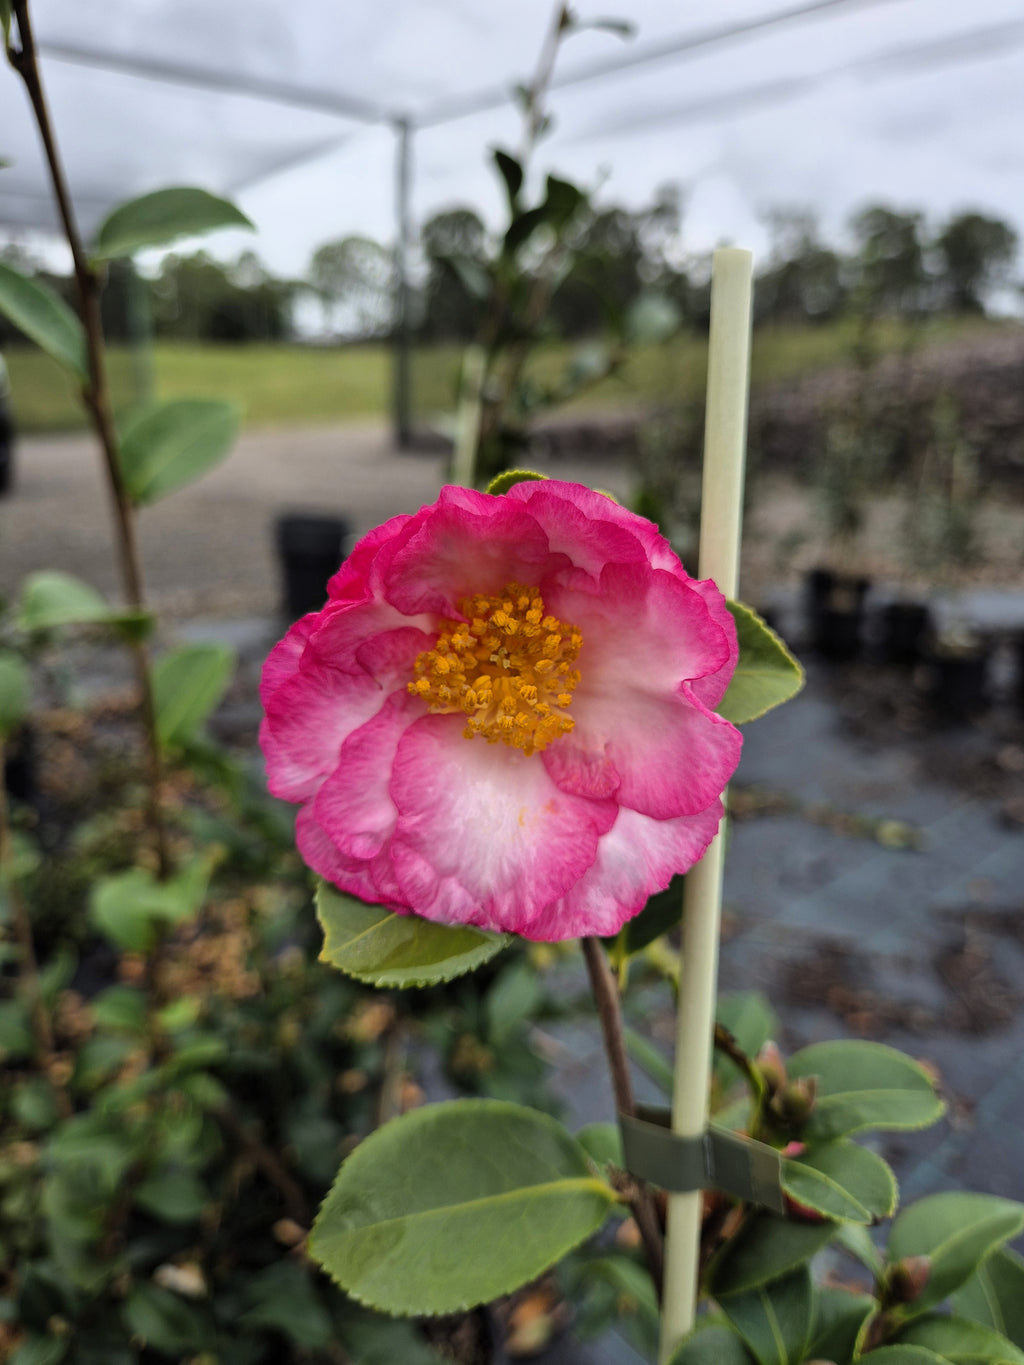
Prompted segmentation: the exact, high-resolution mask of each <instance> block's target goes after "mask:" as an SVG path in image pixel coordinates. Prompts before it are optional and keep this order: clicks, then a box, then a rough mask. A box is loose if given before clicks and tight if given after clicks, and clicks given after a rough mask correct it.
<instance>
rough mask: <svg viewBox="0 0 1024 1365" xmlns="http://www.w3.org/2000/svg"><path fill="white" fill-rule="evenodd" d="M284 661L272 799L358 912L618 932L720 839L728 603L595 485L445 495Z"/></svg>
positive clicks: (293, 634)
mask: <svg viewBox="0 0 1024 1365" xmlns="http://www.w3.org/2000/svg"><path fill="white" fill-rule="evenodd" d="M328 593H329V598H328V601H327V604H326V605H325V606H324V608H323V610H321V611H318V612H313V613H311V614H310V615H308V616H305V617H304V618H303V619H302V620H301V621H299V622H297V623H296V624H295V625H294V626H292V628H291V629H290V630H289V632H288V634H287V635H286V636H285V638H284V639H283V640H282V641H281V642H280V644H278V645H277V646H276V647H275V648H274V650H273V651H272V653H271V654H270V657H269V658H268V659H267V662H266V665H265V666H264V670H263V684H262V697H263V704H264V708H265V711H266V718H265V720H264V722H263V726H262V730H261V735H260V739H261V743H262V746H263V751H264V754H265V755H266V760H267V769H268V780H269V786H270V790H271V791H272V792H273V793H274V794H275V795H276V796H279V797H283V798H284V799H285V800H288V801H295V802H299V803H301V806H302V809H301V811H300V812H299V816H298V822H297V827H296V838H297V841H298V846H299V850H300V852H301V853H302V856H303V857H304V858H305V860H306V862H307V863H308V864H309V866H310V867H312V868H313V869H314V871H316V872H318V873H319V874H320V875H321V876H322V877H324V878H326V879H327V880H328V881H329V882H333V883H334V885H335V886H337V887H339V888H340V889H341V890H342V891H347V892H349V893H350V894H352V895H354V896H358V897H360V898H361V899H362V900H365V901H370V902H375V903H380V904H383V905H386V906H388V907H389V908H390V909H392V910H395V911H398V912H400V913H413V914H416V915H421V916H424V917H425V918H427V919H430V920H436V921H439V922H441V923H444V924H472V925H478V926H480V927H482V928H484V929H495V930H504V931H507V932H510V933H514V934H520V935H522V936H524V937H525V938H530V939H565V938H575V937H578V936H581V935H584V934H602V935H607V934H613V933H615V932H617V931H618V929H619V928H620V927H621V926H622V924H623V923H624V922H625V921H626V920H628V919H629V918H630V917H631V916H633V915H635V914H637V912H638V911H639V910H641V909H642V908H643V906H644V903H645V902H646V900H647V898H648V896H650V895H651V894H652V893H653V892H654V891H658V890H660V889H662V888H663V887H665V886H667V885H668V883H669V881H670V879H671V878H672V876H673V874H674V873H677V872H685V871H686V870H687V869H688V868H689V867H691V866H692V865H693V864H694V863H695V862H696V861H697V860H698V859H699V858H700V857H701V855H702V854H703V852H704V850H705V849H706V848H707V846H708V844H709V843H710V841H711V839H712V837H713V836H714V833H715V831H716V829H717V828H718V823H719V820H720V818H721V814H722V804H721V794H722V791H723V790H724V788H725V785H726V783H727V782H728V780H729V778H730V776H731V774H732V772H733V769H734V768H735V767H736V764H737V762H738V761H739V755H740V744H741V740H740V735H739V732H738V731H737V730H736V729H735V727H734V726H732V725H730V724H729V723H728V721H726V720H724V719H723V718H722V717H721V716H718V715H716V714H715V713H714V711H713V710H712V708H713V707H715V706H716V705H717V704H718V702H719V701H720V700H721V698H722V695H723V693H724V692H725V689H726V687H727V685H728V683H729V679H730V677H731V676H732V672H733V669H734V667H735V664H736V658H737V653H738V651H737V645H736V631H735V627H734V625H733V620H732V616H731V615H730V613H729V611H728V608H727V607H726V604H725V599H724V598H723V597H722V595H721V593H720V592H719V591H718V589H717V588H716V587H715V586H714V584H713V583H711V582H710V581H708V582H698V581H696V580H694V579H692V578H690V577H689V576H688V574H687V573H686V571H685V570H684V569H683V567H682V565H681V564H680V562H679V560H678V559H677V558H676V556H675V555H674V554H673V552H672V550H671V549H670V548H669V545H668V543H667V541H665V540H664V539H663V538H662V537H661V536H660V535H659V534H658V531H657V529H656V528H655V527H654V526H653V525H652V523H651V522H649V521H645V520H644V519H643V518H642V517H638V516H636V515H635V514H634V513H632V512H628V511H626V510H625V509H624V508H622V507H620V506H618V505H617V504H616V503H614V502H613V501H612V500H611V499H610V498H607V497H605V496H603V495H602V494H600V493H594V492H592V491H591V490H590V489H588V488H584V487H582V486H581V485H579V484H572V483H562V482H559V481H556V480H554V479H545V480H533V481H528V482H522V483H517V484H514V485H513V486H512V488H510V489H509V491H508V492H507V493H504V494H502V495H501V496H497V497H495V496H491V495H489V494H486V493H477V492H474V491H472V490H469V489H464V488H445V489H443V490H442V492H441V495H440V497H439V498H438V500H437V502H435V503H434V504H433V505H432V506H430V507H424V508H421V510H420V511H419V512H417V513H415V515H412V516H399V517H394V518H393V519H392V520H391V521H388V522H386V523H385V524H384V525H383V526H381V527H378V529H377V530H375V531H371V532H370V534H369V535H367V536H366V537H364V538H363V540H361V541H360V542H359V544H358V545H356V547H355V549H354V550H353V551H352V553H351V555H350V556H349V557H348V559H347V560H346V561H345V563H344V564H343V565H342V567H341V569H340V570H339V572H338V573H337V574H336V575H335V576H334V578H332V579H331V581H330V583H329V584H328Z"/></svg>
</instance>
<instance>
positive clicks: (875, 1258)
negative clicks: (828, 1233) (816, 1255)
mask: <svg viewBox="0 0 1024 1365" xmlns="http://www.w3.org/2000/svg"><path fill="white" fill-rule="evenodd" d="M836 1245H837V1246H841V1247H842V1248H843V1250H844V1251H846V1252H848V1253H849V1254H850V1255H851V1256H852V1257H853V1258H854V1260H856V1261H859V1262H860V1263H861V1265H862V1266H864V1268H865V1269H866V1270H868V1271H870V1272H871V1275H872V1277H873V1278H874V1279H876V1280H880V1279H881V1278H882V1276H883V1275H884V1274H885V1260H884V1259H883V1257H882V1253H881V1252H880V1251H879V1250H878V1248H877V1247H876V1246H875V1244H874V1242H873V1241H872V1240H871V1234H870V1233H869V1232H868V1230H867V1228H865V1227H863V1226H862V1225H861V1224H860V1223H842V1224H841V1225H840V1226H839V1227H838V1228H837V1229H836Z"/></svg>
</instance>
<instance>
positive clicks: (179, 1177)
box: [135, 1168, 208, 1226]
mask: <svg viewBox="0 0 1024 1365" xmlns="http://www.w3.org/2000/svg"><path fill="white" fill-rule="evenodd" d="M135 1202H136V1204H137V1205H138V1206H139V1208H140V1209H144V1210H145V1211H146V1213H150V1214H152V1215H153V1217H154V1218H159V1219H160V1221H161V1222H163V1223H171V1224H173V1225H174V1226H178V1225H181V1224H188V1223H197V1222H198V1221H199V1218H200V1217H201V1215H202V1212H203V1210H204V1209H205V1208H206V1206H207V1202H208V1200H207V1194H206V1187H205V1186H204V1185H203V1182H202V1181H201V1180H200V1179H199V1177H198V1176H196V1175H194V1174H193V1172H192V1171H182V1170H173V1169H170V1168H168V1169H164V1170H162V1171H154V1172H153V1173H152V1174H151V1175H148V1176H147V1177H146V1179H145V1180H143V1181H142V1182H141V1183H140V1184H139V1185H138V1186H137V1188H136V1190H135Z"/></svg>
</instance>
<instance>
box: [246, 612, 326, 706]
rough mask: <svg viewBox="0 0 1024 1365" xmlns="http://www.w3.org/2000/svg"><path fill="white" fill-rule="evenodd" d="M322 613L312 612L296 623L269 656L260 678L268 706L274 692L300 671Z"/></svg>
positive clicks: (262, 691) (264, 703)
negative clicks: (302, 659) (307, 646)
mask: <svg viewBox="0 0 1024 1365" xmlns="http://www.w3.org/2000/svg"><path fill="white" fill-rule="evenodd" d="M319 619H320V613H319V612H318V611H311V612H309V614H308V615H306V616H303V617H302V619H301V620H300V621H296V622H295V624H294V625H293V626H291V627H290V628H289V630H288V634H287V635H286V636H285V637H284V639H283V640H279V641H278V642H277V644H276V645H275V646H274V648H273V649H272V650H271V651H270V653H269V654H268V655H267V658H266V661H265V663H264V665H263V673H262V675H261V677H260V700H261V701H262V702H263V705H264V706H266V704H267V701H268V700H269V699H270V697H271V696H272V695H273V694H274V692H275V691H276V690H277V688H279V687H280V686H281V684H282V683H283V682H287V680H288V679H289V678H290V677H291V676H292V675H293V674H294V673H295V672H297V670H298V667H299V660H300V659H301V658H302V652H303V650H304V649H305V648H306V644H307V642H308V640H309V637H310V635H311V634H312V633H313V631H314V630H315V629H316V627H317V625H318V624H319Z"/></svg>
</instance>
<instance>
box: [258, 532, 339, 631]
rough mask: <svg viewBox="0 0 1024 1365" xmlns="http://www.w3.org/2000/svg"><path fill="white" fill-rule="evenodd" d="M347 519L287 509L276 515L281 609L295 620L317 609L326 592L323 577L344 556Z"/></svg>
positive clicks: (330, 571) (320, 605)
mask: <svg viewBox="0 0 1024 1365" xmlns="http://www.w3.org/2000/svg"><path fill="white" fill-rule="evenodd" d="M348 531H349V528H348V523H347V522H346V521H344V520H343V519H342V518H341V517H326V516H314V515H309V514H306V513H300V512H289V513H287V514H285V515H284V516H280V517H278V519H277V521H276V523H275V526H274V534H275V540H276V542H277V553H278V557H279V559H280V563H281V583H282V588H283V604H284V611H285V614H286V615H287V617H288V618H289V620H292V621H294V620H297V619H298V617H300V616H305V614H306V612H308V611H317V610H318V609H319V608H320V607H322V606H323V604H324V600H325V598H326V596H327V580H328V579H329V578H330V577H331V576H332V575H333V574H335V573H337V571H338V566H339V565H340V564H341V561H342V559H343V558H344V542H345V538H346V536H347V535H348Z"/></svg>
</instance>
